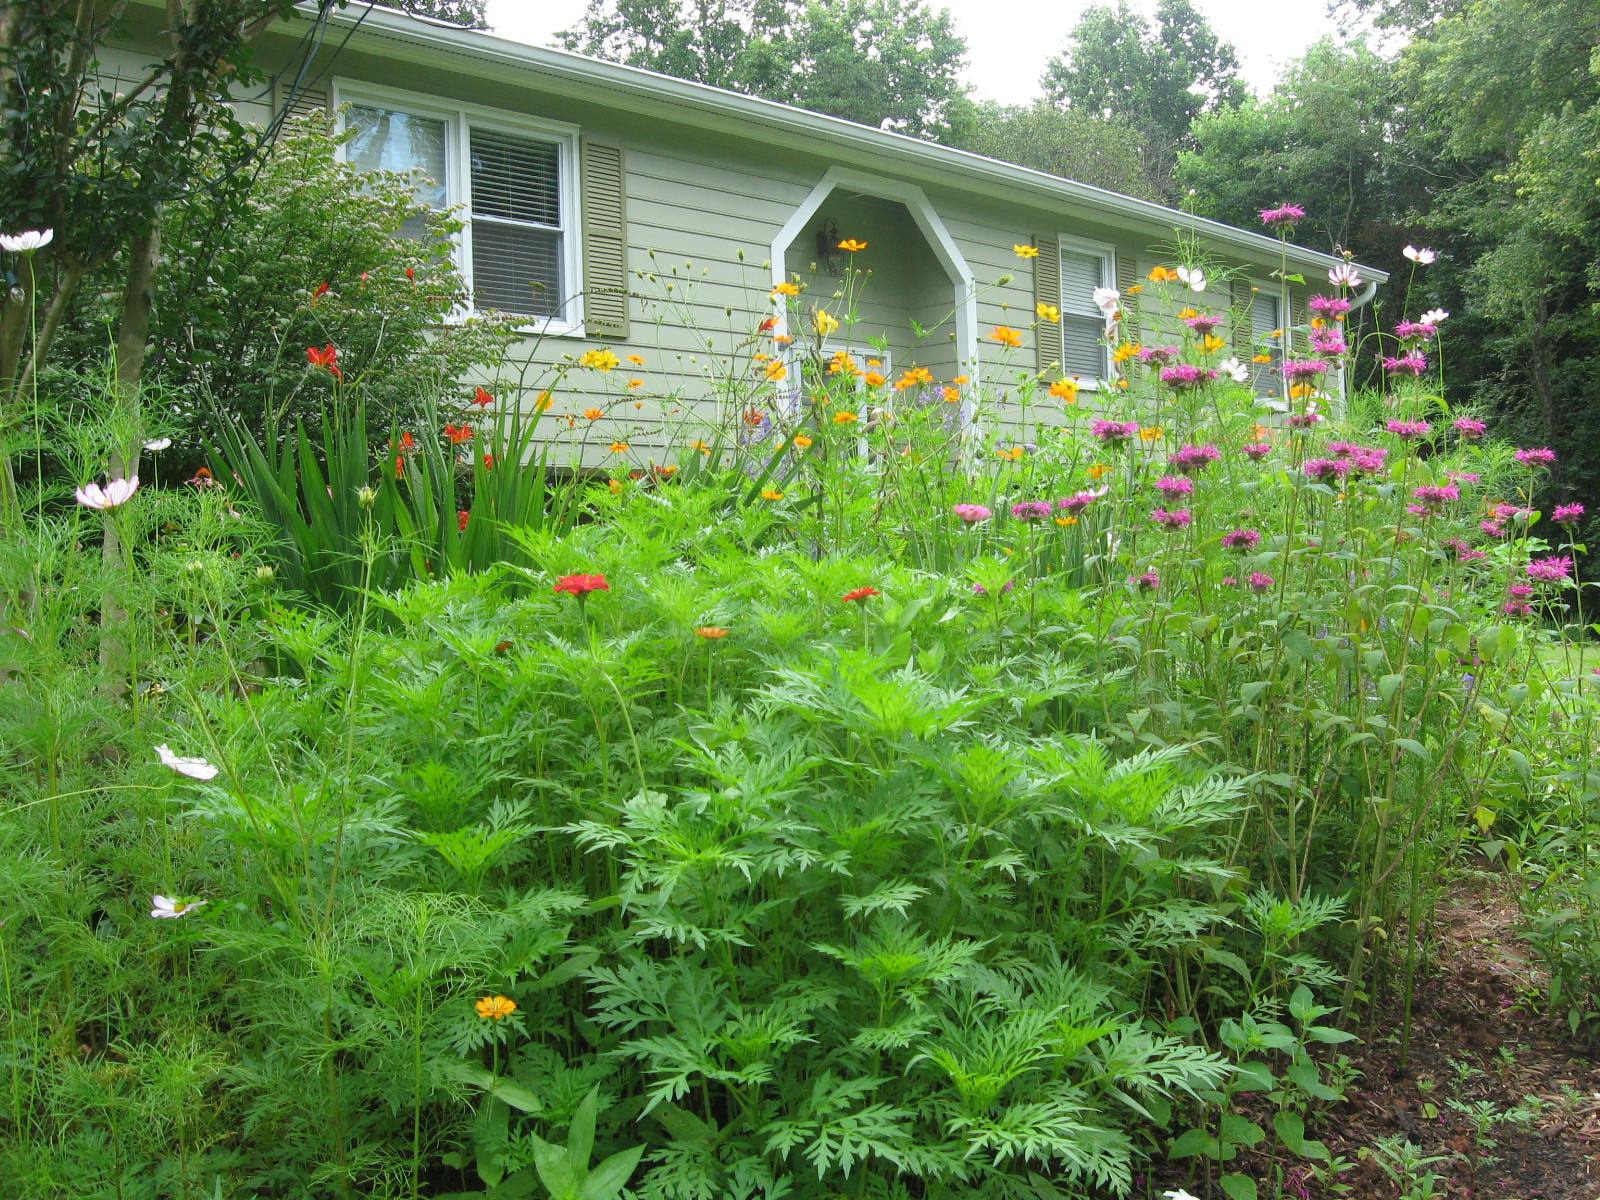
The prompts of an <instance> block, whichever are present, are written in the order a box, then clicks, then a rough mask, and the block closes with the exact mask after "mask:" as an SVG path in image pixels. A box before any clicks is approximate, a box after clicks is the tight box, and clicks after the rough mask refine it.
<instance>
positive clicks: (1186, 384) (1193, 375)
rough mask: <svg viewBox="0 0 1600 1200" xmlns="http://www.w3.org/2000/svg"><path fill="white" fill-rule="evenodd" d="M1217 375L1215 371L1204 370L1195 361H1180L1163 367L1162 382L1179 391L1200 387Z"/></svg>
mask: <svg viewBox="0 0 1600 1200" xmlns="http://www.w3.org/2000/svg"><path fill="white" fill-rule="evenodd" d="M1216 377H1217V373H1216V372H1215V371H1203V370H1201V369H1200V368H1199V367H1197V366H1195V365H1194V364H1193V363H1178V364H1177V365H1176V366H1171V367H1162V368H1161V382H1162V383H1164V384H1166V385H1167V386H1168V387H1169V388H1172V389H1173V390H1174V391H1179V392H1181V391H1183V390H1185V389H1186V388H1192V387H1198V386H1199V385H1200V384H1202V383H1204V382H1205V381H1206V380H1207V379H1215V378H1216Z"/></svg>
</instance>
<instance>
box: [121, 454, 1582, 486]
mask: <svg viewBox="0 0 1600 1200" xmlns="http://www.w3.org/2000/svg"><path fill="white" fill-rule="evenodd" d="M1511 457H1512V458H1514V459H1516V460H1517V461H1518V462H1519V463H1521V464H1522V465H1523V466H1525V467H1548V466H1550V465H1551V464H1552V463H1554V462H1555V461H1556V452H1555V451H1554V450H1552V449H1550V447H1548V446H1544V447H1541V448H1539V449H1537V450H1518V451H1517V452H1516V453H1515V454H1513V455H1512V456H1511ZM136 482H137V481H136Z"/></svg>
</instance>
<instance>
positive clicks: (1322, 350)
mask: <svg viewBox="0 0 1600 1200" xmlns="http://www.w3.org/2000/svg"><path fill="white" fill-rule="evenodd" d="M1311 348H1312V349H1313V350H1315V351H1316V352H1317V353H1318V354H1331V355H1333V356H1334V357H1338V356H1339V355H1341V354H1348V353H1349V351H1350V346H1349V344H1348V343H1347V342H1346V341H1345V340H1344V334H1342V333H1340V332H1339V331H1338V330H1337V329H1313V330H1312V331H1311Z"/></svg>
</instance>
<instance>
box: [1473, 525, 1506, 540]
mask: <svg viewBox="0 0 1600 1200" xmlns="http://www.w3.org/2000/svg"><path fill="white" fill-rule="evenodd" d="M1478 528H1479V529H1481V530H1482V531H1483V532H1484V533H1486V534H1488V535H1489V536H1490V537H1492V538H1503V537H1505V535H1506V527H1505V526H1504V525H1502V524H1501V523H1500V522H1499V521H1479V522H1478Z"/></svg>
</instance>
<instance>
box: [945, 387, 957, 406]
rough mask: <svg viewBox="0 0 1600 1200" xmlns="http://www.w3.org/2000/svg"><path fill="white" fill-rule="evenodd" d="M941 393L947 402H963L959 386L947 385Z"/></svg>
mask: <svg viewBox="0 0 1600 1200" xmlns="http://www.w3.org/2000/svg"><path fill="white" fill-rule="evenodd" d="M941 394H942V395H943V396H944V399H945V403H946V404H960V403H961V390H960V389H959V388H953V387H947V388H945V389H944V391H943V392H942V393H941Z"/></svg>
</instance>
